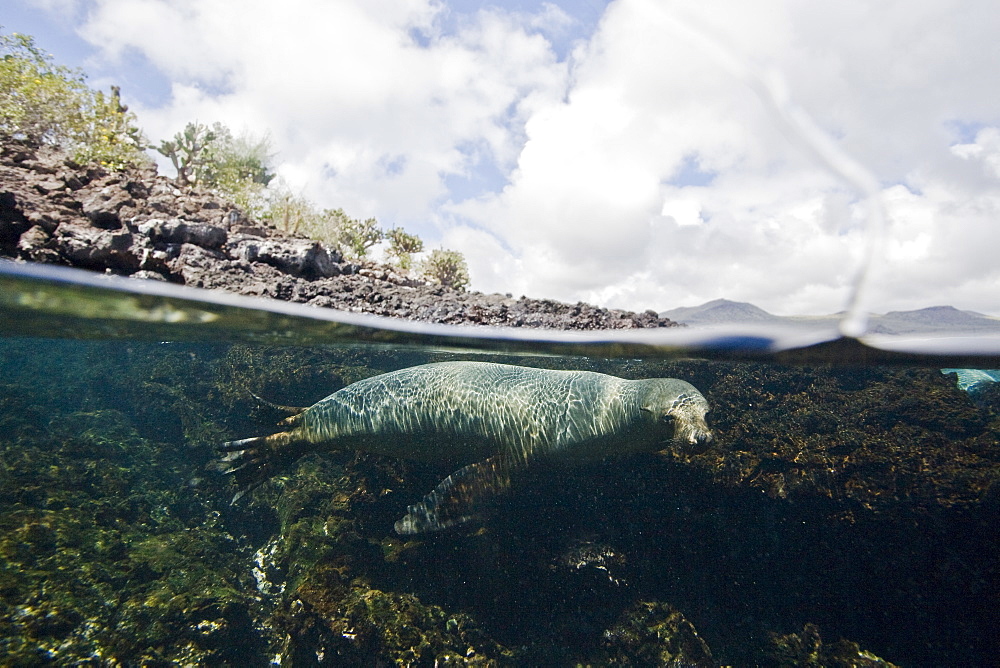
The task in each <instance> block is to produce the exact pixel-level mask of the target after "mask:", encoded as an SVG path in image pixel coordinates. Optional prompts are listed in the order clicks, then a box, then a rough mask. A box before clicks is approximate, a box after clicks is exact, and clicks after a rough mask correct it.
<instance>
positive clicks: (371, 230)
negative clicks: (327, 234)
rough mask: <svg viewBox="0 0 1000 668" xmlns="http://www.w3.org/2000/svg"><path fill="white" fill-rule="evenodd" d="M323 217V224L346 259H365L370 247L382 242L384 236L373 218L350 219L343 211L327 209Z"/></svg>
mask: <svg viewBox="0 0 1000 668" xmlns="http://www.w3.org/2000/svg"><path fill="white" fill-rule="evenodd" d="M323 216H324V224H325V225H327V226H328V227H329V228H330V229H331V230H332V231H333V235H334V237H335V238H336V240H337V245H338V246H340V250H341V252H342V253H343V254H344V255H347V256H348V257H353V258H355V259H361V258H363V257H366V256H367V255H368V251H369V250H370V249H371V247H372V246H374V245H375V244H377V243H378V242H380V241H382V238H383V236H384V233H383V232H382V230H381V229H380V228H379V226H378V221H377V220H375V219H374V218H366V219H365V220H361V219H360V218H351V217H350V216H348V215H347V214H346V213H344V210H343V209H327V210H326V211H324V212H323Z"/></svg>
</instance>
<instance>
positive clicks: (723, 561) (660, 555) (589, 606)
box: [0, 263, 1000, 666]
mask: <svg viewBox="0 0 1000 668" xmlns="http://www.w3.org/2000/svg"><path fill="white" fill-rule="evenodd" d="M0 335H2V336H0V527H2V530H0V665H45V664H52V665H129V666H131V665H164V666H165V665H241V666H242V665H247V666H253V665H259V666H266V665H274V664H280V665H294V666H300V665H331V666H369V665H414V666H434V665H466V664H470V663H471V664H475V665H552V666H576V665H595V666H596V665H633V666H646V665H678V666H680V665H684V666H688V665H695V666H700V665H705V666H709V665H720V664H722V665H747V666H749V665H774V666H779V665H816V666H819V665H870V666H875V665H889V663H890V662H891V663H893V664H897V665H993V664H995V662H996V656H998V651H1000V642H998V640H997V634H996V625H997V622H998V617H997V610H1000V531H998V530H997V527H998V526H1000V483H998V482H997V481H998V479H1000V391H998V388H1000V383H988V382H984V383H979V384H976V385H975V387H973V385H972V384H970V383H965V384H964V385H963V384H961V383H960V382H958V381H959V380H960V379H961V378H962V375H961V374H953V373H948V374H946V373H942V369H947V370H954V369H962V370H967V369H978V370H991V369H992V370H995V369H997V368H1000V346H998V343H997V341H996V340H995V339H990V338H985V337H966V336H963V335H961V333H954V335H951V336H936V337H933V338H931V337H925V338H920V337H910V338H908V339H896V340H889V339H884V338H883V339H877V338H870V339H866V338H861V339H845V338H842V337H840V335H839V333H838V332H836V331H832V332H831V331H817V332H808V333H803V332H801V331H797V332H791V333H787V332H766V331H765V332H761V331H744V330H731V331H721V330H720V331H712V332H706V331H700V332H699V331H682V330H661V331H655V332H624V333H616V334H607V333H602V334H562V333H552V332H530V331H521V332H516V331H515V332H510V331H488V332H485V333H483V332H482V331H480V330H466V329H464V328H455V327H435V326H426V325H421V324H418V323H400V322H391V321H383V320H379V319H376V318H368V317H364V316H360V315H350V314H341V315H335V314H331V313H329V312H323V311H318V310H316V309H307V308H303V307H298V306H295V305H292V304H271V303H260V302H256V301H254V300H250V299H244V298H236V297H230V296H225V295H209V294H206V293H199V292H192V291H186V290H181V289H178V288H176V286H170V285H161V284H156V283H139V282H134V281H124V280H113V279H106V278H103V277H99V276H94V275H90V274H80V273H77V272H72V271H63V270H60V269H53V268H48V267H29V266H25V265H13V264H9V263H4V264H3V265H2V267H0ZM445 360H487V361H495V362H504V363H510V364H519V365H524V366H532V367H542V368H551V369H583V370H590V371H599V372H602V373H608V374H612V375H616V376H621V377H624V378H652V377H673V378H681V379H684V380H686V381H688V382H690V383H692V384H694V385H695V386H696V387H697V388H699V389H700V390H701V392H702V393H703V394H704V395H705V396H706V398H707V399H708V401H709V402H710V404H711V406H712V410H711V411H710V412H709V413H708V416H707V419H708V423H709V426H710V427H711V428H712V430H713V432H714V435H715V440H714V442H713V444H712V446H711V447H710V448H709V449H708V450H707V451H705V452H703V453H701V454H684V453H682V452H680V451H668V452H666V453H663V454H648V455H635V456H631V457H624V458H616V457H611V458H608V459H607V460H605V461H600V462H590V463H587V464H582V465H579V466H574V467H562V466H555V465H539V466H536V467H532V468H531V469H529V470H528V471H526V472H524V474H523V475H521V476H519V477H518V478H517V479H516V480H515V481H514V483H513V486H512V488H511V490H510V491H509V493H507V494H504V495H500V496H498V497H497V498H496V499H495V503H493V504H491V507H490V508H489V509H488V512H487V513H486V514H485V516H484V518H483V519H482V521H480V522H476V523H473V524H472V525H469V526H466V527H461V528H459V529H456V530H453V531H447V532H442V533H440V534H429V535H417V536H399V535H396V534H395V533H394V531H393V523H394V522H395V521H396V520H397V519H399V518H400V517H401V516H402V515H403V514H405V512H406V508H407V506H408V505H410V504H413V503H416V502H418V501H419V500H420V499H422V498H423V497H424V495H425V494H427V493H428V492H429V491H430V490H431V489H433V488H434V486H435V485H437V484H438V482H440V481H441V480H442V479H443V478H444V477H445V476H447V475H449V474H450V473H452V471H453V469H454V467H453V466H449V465H447V464H446V463H433V462H432V463H415V462H410V461H405V460H400V459H393V458H388V457H378V456H374V455H367V454H363V453H355V452H349V451H348V452H329V453H314V454H309V455H307V456H306V457H303V458H302V459H301V460H299V461H298V462H296V463H295V464H294V465H293V466H291V467H290V468H288V469H287V470H283V471H281V472H279V473H277V474H276V475H275V476H274V478H273V479H272V480H271V481H270V482H268V483H266V484H265V485H263V486H261V487H259V488H257V489H256V490H254V491H252V492H251V493H249V494H247V495H246V496H245V497H244V498H242V499H241V500H240V501H238V502H237V503H235V504H231V503H230V500H231V498H232V496H233V493H234V488H233V486H232V481H231V480H229V479H227V478H226V477H225V476H220V475H217V474H215V473H214V472H213V471H212V468H211V464H212V462H213V461H216V460H217V458H218V453H217V452H216V447H217V446H218V445H219V444H221V443H223V442H226V441H230V440H233V439H238V438H245V437H249V436H256V435H262V434H268V433H273V432H274V431H277V430H278V427H276V424H277V422H278V421H279V420H281V419H282V418H283V417H284V416H285V415H286V413H283V412H282V411H280V410H278V409H277V408H275V407H274V406H271V405H269V404H268V403H267V402H268V401H269V402H272V403H275V404H283V405H290V406H308V405H310V404H311V403H313V402H315V401H317V400H319V399H321V398H323V397H325V396H326V395H328V394H330V393H332V392H334V391H335V390H338V389H340V388H342V387H344V386H346V385H348V384H350V383H353V382H356V381H359V380H362V379H365V378H368V377H371V376H374V375H376V374H380V373H384V372H387V371H392V370H396V369H401V368H406V367H410V366H414V365H418V364H423V363H427V362H434V361H445ZM965 377H966V378H976V377H979V376H976V375H975V374H970V373H966V374H965ZM254 395H257V396H259V397H261V398H263V399H265V400H266V401H261V400H258V399H257V398H256V397H255V396H254Z"/></svg>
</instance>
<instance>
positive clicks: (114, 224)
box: [0, 143, 677, 330]
mask: <svg viewBox="0 0 1000 668" xmlns="http://www.w3.org/2000/svg"><path fill="white" fill-rule="evenodd" d="M0 257H8V258H15V259H18V260H24V261H31V262H41V263H49V264H60V265H67V266H72V267H78V268H81V269H87V270H91V271H98V272H109V273H113V274H118V275H122V276H131V277H133V278H138V279H146V280H163V281H170V282H173V283H180V284H183V285H188V286H193V287H199V288H208V289H213V290H224V291H227V292H232V293H236V294H242V295H250V296H257V297H270V298H272V299H280V300H285V301H293V302H299V303H304V304H309V305H312V306H318V307H325V308H335V309H340V310H345V311H352V312H361V313H371V314H375V315H383V316H390V317H394V318H405V319H409V320H421V321H425V322H437V323H452V324H479V325H491V326H506V327H532V328H546V329H564V330H584V329H587V330H593V329H635V328H650V327H672V326H677V323H675V322H673V321H671V320H669V319H667V318H661V317H659V316H658V315H657V314H656V313H655V312H654V311H651V310H650V311H645V312H643V313H633V312H630V311H621V310H616V309H606V308H601V307H597V306H592V305H589V304H584V303H578V304H564V303H561V302H557V301H553V300H548V299H529V298H527V297H521V298H520V299H514V298H512V297H511V296H506V295H498V294H483V293H479V292H465V291H460V290H454V289H451V288H448V287H443V286H440V285H431V284H428V283H426V282H424V281H422V280H420V279H416V278H414V277H411V276H406V275H403V274H402V273H400V271H399V270H398V269H396V268H395V267H392V266H389V265H382V264H377V263H374V262H367V261H366V262H360V263H357V262H350V261H347V260H345V258H344V257H343V256H342V255H341V253H340V252H339V251H338V250H337V249H335V248H328V247H326V246H324V245H323V244H322V243H320V242H318V241H315V240H312V239H308V238H306V237H303V236H301V235H295V234H291V233H288V232H284V231H282V230H279V229H277V228H275V227H273V226H268V225H266V224H264V223H262V222H260V221H255V220H250V219H247V218H246V217H245V216H244V214H243V213H242V212H241V211H240V210H239V209H238V208H236V207H235V206H234V205H233V204H232V203H231V202H228V201H226V200H225V199H223V198H221V197H219V196H217V195H215V194H213V193H210V192H207V191H204V190H199V189H195V188H188V187H180V186H178V185H177V184H176V183H174V182H173V181H172V180H171V179H169V178H167V177H165V176H160V175H158V174H157V172H156V169H155V167H150V168H145V169H139V168H133V169H129V170H126V171H124V172H117V173H111V172H108V171H107V170H104V169H102V168H100V167H97V166H93V165H90V166H86V165H79V164H76V163H75V162H73V161H72V160H70V159H68V158H67V157H66V156H65V155H63V154H60V153H59V152H57V151H55V150H53V149H50V148H47V147H43V148H40V149H35V148H33V147H31V146H28V145H25V144H18V143H6V144H3V145H0Z"/></svg>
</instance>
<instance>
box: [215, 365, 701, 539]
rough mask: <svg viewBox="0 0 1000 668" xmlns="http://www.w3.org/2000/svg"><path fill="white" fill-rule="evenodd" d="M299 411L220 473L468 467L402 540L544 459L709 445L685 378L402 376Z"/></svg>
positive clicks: (228, 458) (231, 452) (498, 373)
mask: <svg viewBox="0 0 1000 668" xmlns="http://www.w3.org/2000/svg"><path fill="white" fill-rule="evenodd" d="M291 410H296V409H291ZM297 410H299V411H301V412H299V413H298V414H297V415H293V416H292V417H290V418H287V419H286V420H284V421H283V422H282V424H286V425H289V426H291V427H292V428H291V429H289V430H288V431H283V432H279V433H277V434H272V435H270V436H258V437H255V438H245V439H242V440H239V441H230V442H228V443H224V444H223V445H222V446H220V448H219V450H220V451H221V452H224V453H226V454H225V456H224V457H223V458H222V461H220V462H219V463H218V468H219V469H220V470H222V471H223V472H225V473H231V474H234V475H235V477H236V479H237V482H238V483H239V484H240V485H241V487H242V488H243V490H244V491H246V490H248V489H250V488H253V487H255V486H256V485H258V484H260V483H262V482H264V481H265V480H267V479H268V478H269V477H270V476H271V475H273V474H274V473H276V472H277V471H278V470H279V469H280V468H284V467H285V466H287V465H289V464H291V463H292V462H294V461H295V460H296V459H298V458H299V457H301V456H303V455H305V454H307V453H310V452H318V451H324V450H362V451H364V452H372V453H376V454H380V455H390V456H393V457H400V458H404V459H414V460H419V461H426V462H439V461H451V462H454V463H456V464H465V466H464V467H463V468H460V469H458V470H457V471H455V472H454V473H452V474H451V475H450V476H448V477H447V478H445V479H444V480H443V481H442V482H441V483H440V484H439V485H438V486H437V487H436V488H434V490H433V491H432V492H431V493H430V494H428V495H427V496H426V497H424V499H423V500H422V501H421V502H420V503H417V504H415V505H412V506H410V507H409V508H408V512H407V514H406V516H405V517H403V518H402V519H401V520H399V521H398V522H396V524H395V529H396V532H397V533H400V534H416V533H423V532H428V531H439V530H441V529H445V528H447V527H451V526H455V525H458V524H463V523H465V522H468V521H469V520H471V519H473V518H474V517H475V516H476V513H477V510H478V509H479V508H480V507H481V504H482V502H483V501H484V500H485V499H487V498H489V497H490V496H492V495H494V494H496V493H499V492H502V491H503V490H506V489H507V488H508V487H509V486H510V477H511V474H512V473H514V472H516V471H517V470H518V469H522V468H524V467H526V466H529V465H530V464H531V463H532V462H533V461H536V460H540V459H543V458H544V459H553V460H565V461H570V462H572V461H586V460H595V459H603V458H606V457H611V456H620V455H627V454H630V453H634V452H642V451H657V450H662V449H663V448H664V447H666V446H667V445H668V444H669V442H673V443H676V444H678V445H680V446H682V447H685V448H689V449H704V448H705V447H707V445H708V443H709V442H710V441H711V440H712V434H711V432H710V431H709V429H708V426H707V425H706V423H705V413H706V412H707V411H708V402H707V401H706V400H705V397H703V396H702V394H701V392H699V391H698V390H697V389H696V388H695V387H694V386H693V385H691V384H690V383H687V382H685V381H683V380H678V379H676V378H652V379H647V380H625V379H622V378H617V377H615V376H609V375H606V374H602V373H594V372H590V371H552V370H549V369H535V368H529V367H521V366H511V365H506V364H493V363H489V362H440V363H437V364H426V365H422V366H416V367H410V368H408V369H400V370H399V371H393V372H391V373H385V374H382V375H379V376H374V377H372V378H368V379H366V380H362V381H359V382H357V383H354V384H352V385H348V386H347V387H345V388H343V389H341V390H338V391H337V392H334V393H333V394H331V395H330V396H328V397H326V398H325V399H322V400H320V401H318V402H317V403H315V404H313V405H312V406H310V407H309V408H304V409H297ZM241 494H242V492H241ZM239 496H240V494H238V495H237V497H236V498H239ZM234 501H235V499H234Z"/></svg>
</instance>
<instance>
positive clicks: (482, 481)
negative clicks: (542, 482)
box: [395, 456, 514, 535]
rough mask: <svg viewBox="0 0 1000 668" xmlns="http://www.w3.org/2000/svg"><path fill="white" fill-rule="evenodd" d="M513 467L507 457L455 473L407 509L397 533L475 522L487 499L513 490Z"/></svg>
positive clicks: (405, 533) (413, 532) (410, 532)
mask: <svg viewBox="0 0 1000 668" xmlns="http://www.w3.org/2000/svg"><path fill="white" fill-rule="evenodd" d="M513 468H514V467H513V465H512V463H511V462H510V461H508V460H507V458H506V457H501V456H497V457H490V458H489V459H486V460H484V461H481V462H476V463H475V464H469V465H468V466H466V467H463V468H460V469H459V470H457V471H455V472H454V473H452V474H451V475H450V476H448V477H447V478H445V479H444V480H442V481H441V482H440V484H438V486H437V487H435V488H434V490H433V491H432V492H431V493H430V494H428V495H427V496H425V497H424V500H423V501H421V502H420V503H416V504H414V505H412V506H410V507H409V508H407V513H406V517H404V518H403V519H401V520H399V521H398V522H396V524H395V529H396V533H398V534H400V535H411V534H417V533H428V532H432V531H441V530H442V529H447V528H448V527H453V526H457V525H459V524H465V523H466V522H468V521H469V520H472V519H474V518H475V517H476V516H477V514H478V511H479V509H480V508H482V505H483V502H484V501H485V500H486V499H489V498H491V497H494V496H496V495H497V494H501V493H503V492H505V491H506V490H507V489H508V488H509V487H510V474H511V471H512V470H513Z"/></svg>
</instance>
